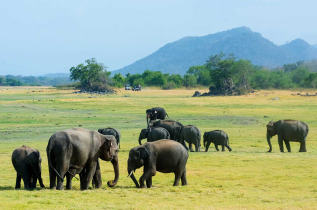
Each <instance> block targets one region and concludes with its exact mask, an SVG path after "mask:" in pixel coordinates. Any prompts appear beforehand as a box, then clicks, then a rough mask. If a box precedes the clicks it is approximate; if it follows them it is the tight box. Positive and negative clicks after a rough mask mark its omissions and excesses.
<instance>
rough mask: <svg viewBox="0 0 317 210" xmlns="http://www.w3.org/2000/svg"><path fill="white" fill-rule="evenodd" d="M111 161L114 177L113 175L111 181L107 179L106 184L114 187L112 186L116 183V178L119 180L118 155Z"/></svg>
mask: <svg viewBox="0 0 317 210" xmlns="http://www.w3.org/2000/svg"><path fill="white" fill-rule="evenodd" d="M111 163H112V165H113V170H114V174H115V177H114V180H113V181H108V182H107V184H108V186H109V187H114V186H116V184H117V183H118V180H119V160H118V155H117V156H116V157H114V158H113V159H112V160H111Z"/></svg>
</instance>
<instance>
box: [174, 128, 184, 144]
mask: <svg viewBox="0 0 317 210" xmlns="http://www.w3.org/2000/svg"><path fill="white" fill-rule="evenodd" d="M182 128H183V126H178V127H174V134H175V136H174V138H175V140H176V141H178V142H180V140H181V133H182Z"/></svg>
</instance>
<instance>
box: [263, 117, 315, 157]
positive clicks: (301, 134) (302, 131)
mask: <svg viewBox="0 0 317 210" xmlns="http://www.w3.org/2000/svg"><path fill="white" fill-rule="evenodd" d="M266 128H267V132H266V139H267V142H268V144H269V146H270V149H269V151H268V152H272V144H271V137H272V136H275V135H277V138H278V144H279V146H280V151H281V152H284V146H283V141H284V142H285V145H286V148H287V151H288V152H291V145H290V143H289V142H290V141H294V142H299V143H300V149H299V152H306V151H307V150H306V137H307V135H308V130H309V129H308V125H307V124H306V123H304V122H302V121H297V120H279V121H270V122H269V123H268V124H267V126H266Z"/></svg>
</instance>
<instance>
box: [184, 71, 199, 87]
mask: <svg viewBox="0 0 317 210" xmlns="http://www.w3.org/2000/svg"><path fill="white" fill-rule="evenodd" d="M183 83H184V86H185V87H186V88H188V87H195V86H197V79H196V77H195V76H194V75H188V74H185V75H184V80H183Z"/></svg>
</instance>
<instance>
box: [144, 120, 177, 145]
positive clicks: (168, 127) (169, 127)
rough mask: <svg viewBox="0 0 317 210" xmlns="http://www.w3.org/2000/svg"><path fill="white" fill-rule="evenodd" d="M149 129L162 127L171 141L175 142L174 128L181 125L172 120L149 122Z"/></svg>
mask: <svg viewBox="0 0 317 210" xmlns="http://www.w3.org/2000/svg"><path fill="white" fill-rule="evenodd" d="M149 125H150V127H162V128H165V129H166V130H167V131H168V132H169V133H170V137H171V139H172V140H176V128H177V127H182V126H183V124H182V123H180V122H177V121H174V120H158V121H151V122H150V123H149Z"/></svg>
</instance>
